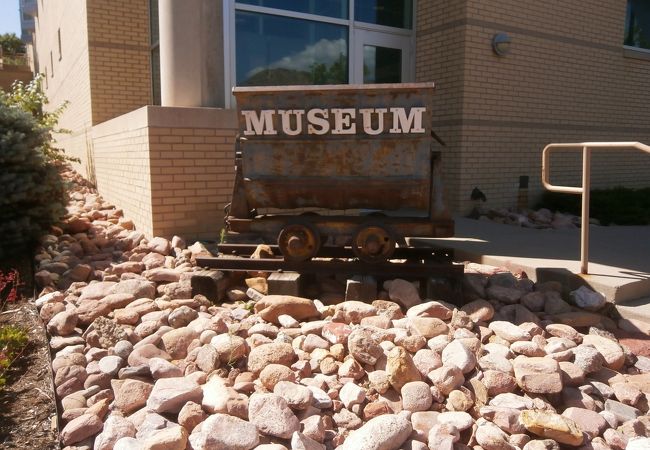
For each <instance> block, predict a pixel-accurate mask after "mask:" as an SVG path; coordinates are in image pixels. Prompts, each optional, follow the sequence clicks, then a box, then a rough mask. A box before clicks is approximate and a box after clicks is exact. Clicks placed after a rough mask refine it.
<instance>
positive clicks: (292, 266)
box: [196, 244, 463, 301]
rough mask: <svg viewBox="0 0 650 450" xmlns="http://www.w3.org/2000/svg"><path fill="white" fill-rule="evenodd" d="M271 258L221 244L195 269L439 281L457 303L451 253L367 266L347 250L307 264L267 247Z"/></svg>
mask: <svg viewBox="0 0 650 450" xmlns="http://www.w3.org/2000/svg"><path fill="white" fill-rule="evenodd" d="M269 247H270V248H271V250H272V251H273V253H274V254H277V255H279V256H277V257H272V258H260V259H252V258H251V257H250V256H251V255H252V254H253V253H254V251H255V249H256V248H257V245H253V244H220V245H218V247H217V248H218V252H219V255H218V256H213V257H199V258H197V259H196V263H197V265H198V266H201V267H205V268H210V269H218V270H221V271H223V272H296V273H300V274H306V275H311V274H320V275H347V276H350V277H352V276H355V275H364V276H367V275H370V276H373V277H375V278H377V279H378V280H386V279H393V278H404V279H408V280H418V281H421V282H422V283H421V286H422V287H423V289H425V287H426V286H428V284H430V283H427V281H428V280H430V279H436V280H441V281H443V283H441V284H440V286H443V285H444V290H445V291H446V292H447V293H448V295H451V296H452V298H453V299H454V301H456V300H457V299H459V296H460V289H461V287H460V286H461V283H460V280H461V277H462V276H463V265H462V264H454V263H453V261H452V259H453V251H452V250H450V249H446V248H433V247H426V248H425V247H398V248H397V249H396V250H395V254H394V255H393V258H392V259H391V260H387V261H382V262H376V263H369V262H365V261H362V260H359V259H357V258H355V257H354V254H353V252H352V249H351V248H350V247H322V248H321V250H320V252H319V254H318V256H317V257H316V258H313V259H311V260H308V261H291V260H286V259H284V258H283V257H282V256H281V253H280V250H279V248H278V246H276V245H270V246H269Z"/></svg>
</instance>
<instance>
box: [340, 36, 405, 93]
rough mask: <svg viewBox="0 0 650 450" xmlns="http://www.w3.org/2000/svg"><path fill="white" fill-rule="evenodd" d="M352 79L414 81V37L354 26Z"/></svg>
mask: <svg viewBox="0 0 650 450" xmlns="http://www.w3.org/2000/svg"><path fill="white" fill-rule="evenodd" d="M355 35H356V38H355V39H354V42H355V48H354V53H353V58H352V66H353V67H352V71H353V76H352V79H353V82H354V83H359V84H361V83H363V84H373V83H407V82H409V81H413V76H412V67H411V51H410V49H411V38H410V37H409V36H403V35H397V34H388V33H383V32H377V31H368V30H360V29H357V30H355Z"/></svg>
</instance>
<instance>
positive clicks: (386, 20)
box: [354, 0, 413, 29]
mask: <svg viewBox="0 0 650 450" xmlns="http://www.w3.org/2000/svg"><path fill="white" fill-rule="evenodd" d="M354 18H355V20H359V21H361V22H367V23H374V24H377V25H386V26H388V27H398V28H408V29H411V28H412V26H413V2H412V1H401V2H400V1H397V2H396V1H395V0H356V1H355V4H354Z"/></svg>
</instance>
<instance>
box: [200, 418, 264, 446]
mask: <svg viewBox="0 0 650 450" xmlns="http://www.w3.org/2000/svg"><path fill="white" fill-rule="evenodd" d="M259 440H260V438H259V433H258V431H257V428H256V426H255V425H254V424H253V423H251V422H247V421H245V420H242V419H240V418H237V417H233V416H229V415H227V414H214V415H212V416H210V417H208V419H206V420H205V422H203V424H202V425H201V434H200V437H199V438H198V439H197V440H196V441H193V442H192V448H193V449H195V450H210V449H229V450H250V449H252V448H255V447H256V446H257V444H258V443H259Z"/></svg>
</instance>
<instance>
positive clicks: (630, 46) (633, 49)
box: [623, 45, 650, 54]
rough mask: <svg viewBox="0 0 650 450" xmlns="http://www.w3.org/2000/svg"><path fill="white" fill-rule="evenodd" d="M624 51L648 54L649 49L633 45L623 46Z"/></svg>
mask: <svg viewBox="0 0 650 450" xmlns="http://www.w3.org/2000/svg"><path fill="white" fill-rule="evenodd" d="M623 48H624V49H625V50H631V51H633V52H640V53H648V54H650V48H643V47H635V46H633V45H624V46H623Z"/></svg>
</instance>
